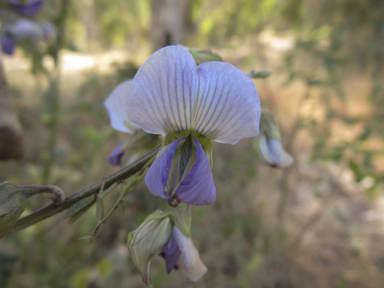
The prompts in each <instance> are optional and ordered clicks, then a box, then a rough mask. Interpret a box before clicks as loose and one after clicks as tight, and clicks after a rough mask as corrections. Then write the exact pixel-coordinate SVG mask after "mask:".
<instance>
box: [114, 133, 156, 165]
mask: <svg viewBox="0 0 384 288" xmlns="http://www.w3.org/2000/svg"><path fill="white" fill-rule="evenodd" d="M160 140H161V139H160V138H159V136H158V135H152V134H147V133H145V132H144V131H143V130H136V131H134V132H133V134H132V136H131V138H130V139H129V140H128V141H124V142H123V143H121V144H120V145H119V146H117V148H115V150H113V151H112V153H111V154H109V156H108V161H109V163H110V164H111V165H114V166H118V165H129V164H131V163H133V162H135V161H136V160H137V159H139V158H140V157H142V156H144V155H145V154H146V153H148V151H150V150H152V149H154V148H155V147H156V146H158V145H159V144H160V143H161V141H160Z"/></svg>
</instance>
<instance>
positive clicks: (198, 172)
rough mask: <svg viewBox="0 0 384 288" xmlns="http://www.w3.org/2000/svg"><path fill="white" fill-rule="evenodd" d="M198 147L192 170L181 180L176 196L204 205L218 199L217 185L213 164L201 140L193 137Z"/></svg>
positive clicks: (193, 203) (182, 199)
mask: <svg viewBox="0 0 384 288" xmlns="http://www.w3.org/2000/svg"><path fill="white" fill-rule="evenodd" d="M193 142H194V144H195V148H196V160H195V163H194V165H193V167H192V169H191V171H190V172H189V173H188V174H187V175H186V177H185V178H184V179H183V181H182V182H181V184H180V186H179V187H178V189H177V191H176V195H175V196H176V197H177V199H178V200H180V201H181V202H184V203H187V204H191V205H196V206H203V205H209V204H212V203H213V202H215V200H216V187H215V184H214V182H213V176H212V170H211V164H210V163H209V161H208V159H207V157H206V154H205V152H204V150H203V147H202V146H201V144H200V142H199V141H198V140H197V139H196V138H195V137H193Z"/></svg>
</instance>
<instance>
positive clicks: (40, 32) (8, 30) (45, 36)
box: [1, 19, 56, 55]
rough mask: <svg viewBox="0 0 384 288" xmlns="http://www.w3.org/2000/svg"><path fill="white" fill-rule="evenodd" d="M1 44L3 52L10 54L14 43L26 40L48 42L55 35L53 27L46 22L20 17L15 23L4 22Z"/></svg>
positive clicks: (36, 43)
mask: <svg viewBox="0 0 384 288" xmlns="http://www.w3.org/2000/svg"><path fill="white" fill-rule="evenodd" d="M2 33H3V35H2V36H1V46H2V50H3V52H4V53H6V54H9V55H12V54H13V51H14V49H15V45H16V44H17V43H19V42H23V41H26V40H29V41H32V42H33V43H34V45H38V44H39V43H40V42H42V41H45V42H50V41H52V39H53V38H54V37H55V36H56V30H55V28H54V27H53V26H52V25H51V24H49V23H48V22H45V21H43V22H35V21H32V20H29V19H22V20H19V21H17V22H16V23H13V24H9V23H5V24H4V25H3V27H2Z"/></svg>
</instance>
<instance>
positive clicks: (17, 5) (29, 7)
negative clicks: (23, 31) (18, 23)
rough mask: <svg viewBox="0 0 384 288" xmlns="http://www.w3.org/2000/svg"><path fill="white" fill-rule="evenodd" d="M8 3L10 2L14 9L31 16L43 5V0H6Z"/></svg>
mask: <svg viewBox="0 0 384 288" xmlns="http://www.w3.org/2000/svg"><path fill="white" fill-rule="evenodd" d="M8 3H9V4H11V6H12V7H13V8H14V9H15V10H17V11H18V12H20V13H21V14H23V15H25V16H27V17H32V16H33V15H35V14H36V13H37V12H39V11H40V10H41V8H42V7H43V0H27V1H25V3H23V2H22V1H20V0H8Z"/></svg>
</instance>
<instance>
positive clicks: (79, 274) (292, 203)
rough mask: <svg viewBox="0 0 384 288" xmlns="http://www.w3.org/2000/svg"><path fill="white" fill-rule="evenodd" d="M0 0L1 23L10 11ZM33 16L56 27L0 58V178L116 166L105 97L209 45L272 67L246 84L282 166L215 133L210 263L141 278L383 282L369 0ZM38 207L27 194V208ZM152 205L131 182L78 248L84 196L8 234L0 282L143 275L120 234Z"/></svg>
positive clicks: (204, 0) (120, 8)
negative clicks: (76, 209)
mask: <svg viewBox="0 0 384 288" xmlns="http://www.w3.org/2000/svg"><path fill="white" fill-rule="evenodd" d="M9 2H10V1H9ZM4 5H5V6H6V5H8V4H7V3H6V4H4ZM5 6H4V7H5ZM8 6H9V5H8ZM8 6H6V8H4V9H3V12H2V13H0V19H1V25H2V26H1V28H2V33H3V35H7V34H6V33H8V32H7V30H6V28H7V26H6V25H11V24H12V23H14V22H15V21H16V20H14V19H13V18H12V17H11V18H12V19H11V20H9V19H8V18H9V17H8V16H9V15H12V13H15V11H11V10H12V7H8ZM0 8H1V7H0ZM4 11H5V12H4ZM16 14H17V13H16ZM19 14H20V13H19ZM19 14H17V16H15V17H16V18H17V17H20V15H19ZM16 18H15V19H16ZM30 19H31V20H32V21H40V22H39V23H42V22H41V21H43V22H44V23H45V22H47V23H50V24H51V25H52V27H53V29H51V35H50V36H49V37H48V36H47V35H45V34H44V35H45V36H44V37H42V39H40V38H39V39H38V40H36V37H32V38H31V39H32V40H31V41H30V40H28V39H27V41H19V42H18V43H17V46H16V48H15V50H14V51H13V55H6V53H3V55H2V56H1V58H0V59H1V60H0V63H1V65H0V68H1V69H0V76H1V79H0V80H1V81H0V82H1V85H0V86H1V87H0V93H1V94H0V141H2V142H3V143H4V141H5V139H8V140H9V139H13V140H12V141H11V140H10V141H11V142H12V144H11V145H8V146H7V147H5V146H6V145H5V146H4V145H3V146H1V145H0V157H2V158H1V159H2V160H8V161H3V162H0V182H2V181H9V182H12V183H15V184H17V185H19V186H23V185H37V184H53V185H57V186H59V187H61V188H62V189H63V190H64V191H65V193H66V194H67V195H70V194H72V193H74V192H76V191H78V190H80V189H82V188H84V187H87V186H89V185H91V184H92V183H94V182H96V181H99V180H101V179H102V178H103V177H106V176H108V175H110V174H111V173H113V172H115V171H118V170H119V167H113V166H110V164H109V163H108V160H107V159H108V155H109V153H110V152H111V151H112V150H113V149H114V148H115V147H116V146H117V145H118V144H120V143H121V142H123V141H124V140H127V139H129V135H128V134H124V133H119V132H117V131H115V130H113V129H112V128H111V127H110V125H109V117H108V114H107V111H106V109H105V107H104V105H103V101H104V100H105V99H106V97H107V96H108V95H109V94H110V93H111V92H112V90H113V89H114V88H115V87H116V86H117V85H118V84H119V83H120V82H122V81H124V80H126V79H130V78H132V77H133V76H134V75H135V72H136V71H137V69H138V67H140V65H141V64H142V63H143V62H144V61H145V60H146V59H147V58H148V57H149V55H150V54H151V53H152V52H153V51H155V50H157V49H159V48H161V47H163V46H165V45H169V44H184V45H187V46H190V47H198V48H207V49H211V50H212V51H213V52H215V53H218V54H220V55H221V56H222V57H223V60H224V61H226V62H230V63H232V64H234V65H235V66H236V67H238V68H239V69H241V70H243V71H244V72H247V71H249V70H251V69H255V70H269V71H271V72H272V75H271V76H270V77H268V78H267V79H257V80H255V84H256V86H257V89H258V91H259V94H260V98H261V102H262V108H263V109H267V110H269V111H271V112H273V113H274V115H275V117H276V119H277V121H278V123H279V125H280V129H281V133H282V143H283V146H284V147H285V148H286V150H287V151H288V152H289V153H290V154H291V155H292V156H293V158H294V159H295V162H294V164H293V165H291V166H290V167H288V168H285V169H277V168H270V167H267V166H265V165H263V163H261V162H260V161H259V160H258V158H257V156H256V154H255V152H254V150H253V149H252V139H246V140H242V141H240V142H239V143H238V144H237V145H235V146H232V145H224V144H216V143H215V144H214V149H213V157H214V167H213V175H214V179H215V184H216V187H217V191H218V199H217V201H216V202H215V203H214V204H213V205H211V206H208V207H196V208H194V209H193V221H192V237H193V241H194V243H195V245H196V247H197V248H198V250H199V251H200V256H201V258H202V260H203V262H204V263H205V264H206V266H207V267H208V273H207V274H206V275H205V276H204V277H203V279H202V280H200V281H199V282H197V283H191V282H189V281H188V279H187V278H186V277H185V276H184V275H183V274H182V273H181V272H179V271H176V272H175V271H173V272H172V273H171V274H170V275H169V276H167V275H166V272H165V264H164V263H163V262H164V261H163V260H162V259H161V258H160V257H157V258H155V259H154V260H153V261H152V278H153V283H154V287H175V288H176V287H185V288H187V287H239V288H240V287H241V288H251V287H263V288H308V287H311V288H329V287H335V288H347V287H348V288H349V287H356V288H357V287H368V288H371V287H377V288H382V287H384V247H383V241H384V197H383V193H382V192H383V182H384V177H383V175H384V174H383V172H384V150H383V140H384V134H383V132H382V130H383V124H380V123H382V122H383V120H384V82H383V81H382V79H384V78H383V77H384V69H383V67H384V50H383V47H384V2H383V1H382V0H369V1H360V0H338V1H331V0H322V1H319V0H307V1H304V0H286V1H277V0H259V1H251V0H236V1H235V0H209V1H208V0H152V2H151V1H149V0H141V1H135V0H114V1H109V0H78V1H74V0H72V1H69V0H51V1H44V5H43V8H42V9H41V10H40V11H39V12H38V13H36V14H35V15H33V16H32V17H31V18H30ZM52 27H51V28H52ZM3 50H4V47H3ZM4 80H6V81H7V83H8V84H6V83H5V82H3V81H4ZM1 89H2V90H1ZM4 89H5V90H4ZM1 101H3V102H1ZM1 109H2V110H1ZM4 127H5V128H4ZM1 133H3V134H1ZM6 133H11V134H12V135H13V136H12V137H14V138H10V137H9V136H5V135H11V134H6ZM9 147H11V148H9ZM1 149H3V150H1ZM7 149H10V150H7ZM4 151H5V152H4ZM116 199H117V194H116V193H113V194H111V195H110V196H108V198H107V199H106V203H107V206H108V205H109V206H108V207H112V205H113V203H114V202H115V201H116ZM47 203H49V200H46V199H45V198H44V197H43V196H41V197H40V196H36V197H34V198H33V199H31V200H29V201H28V208H27V210H26V211H25V212H24V215H27V214H28V213H31V212H32V211H34V210H36V209H38V208H40V207H42V205H44V204H47ZM157 204H158V199H156V198H155V197H153V196H152V195H151V194H150V193H149V192H148V191H147V189H146V187H145V185H143V184H141V185H140V186H138V187H137V188H136V189H135V190H134V191H132V192H131V193H130V194H129V196H128V198H127V201H126V204H125V210H123V209H119V210H118V211H117V212H116V213H115V214H114V216H113V217H112V219H111V220H110V222H109V223H108V224H107V225H106V226H105V228H104V229H103V230H102V231H101V233H100V234H99V235H98V236H97V237H96V240H95V242H94V243H93V244H91V245H86V244H87V243H85V242H84V241H81V240H79V238H80V237H83V236H87V235H89V234H90V233H92V231H93V229H94V228H95V226H96V224H97V220H96V215H95V213H96V212H95V209H94V208H92V209H91V210H89V211H88V212H87V213H86V214H85V215H84V216H83V217H82V218H80V219H79V220H77V221H76V222H75V223H73V224H68V221H66V220H64V219H63V217H62V214H61V215H58V216H56V217H52V218H50V219H48V220H45V221H43V222H41V223H39V224H37V225H34V226H32V227H30V228H28V229H25V230H22V231H20V232H18V233H15V234H13V235H10V236H7V237H5V238H4V239H3V240H1V241H0V287H6V288H16V287H23V288H24V287H26V288H34V287H41V288H44V287H55V288H56V287H73V288H86V287H88V288H98V287H100V288H104V287H108V288H109V287H111V288H115V287H132V288H135V287H143V286H144V284H143V283H142V282H141V277H140V275H139V274H138V272H137V270H136V268H135V267H134V266H133V263H132V262H131V260H130V259H129V256H128V251H127V248H126V240H127V233H128V232H129V231H132V230H134V229H136V228H137V227H138V226H139V225H140V223H141V222H142V221H143V220H144V218H145V217H146V216H147V215H148V214H149V213H151V212H152V211H154V210H155V209H156V207H157Z"/></svg>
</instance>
